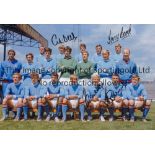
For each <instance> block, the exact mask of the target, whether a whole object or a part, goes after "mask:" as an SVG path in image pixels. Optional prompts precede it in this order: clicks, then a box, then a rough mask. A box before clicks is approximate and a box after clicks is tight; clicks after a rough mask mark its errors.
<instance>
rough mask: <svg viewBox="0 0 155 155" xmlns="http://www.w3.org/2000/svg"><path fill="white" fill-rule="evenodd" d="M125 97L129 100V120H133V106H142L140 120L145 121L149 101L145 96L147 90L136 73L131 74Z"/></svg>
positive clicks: (149, 104)
mask: <svg viewBox="0 0 155 155" xmlns="http://www.w3.org/2000/svg"><path fill="white" fill-rule="evenodd" d="M126 93H127V99H128V100H129V114H130V121H131V122H134V120H135V116H134V108H142V110H143V116H142V120H143V121H144V122H146V121H147V120H146V117H147V114H148V112H149V109H150V106H151V101H150V100H148V98H147V92H146V90H145V88H144V86H143V84H141V83H140V77H139V76H138V75H133V76H132V80H131V84H128V85H127V87H126Z"/></svg>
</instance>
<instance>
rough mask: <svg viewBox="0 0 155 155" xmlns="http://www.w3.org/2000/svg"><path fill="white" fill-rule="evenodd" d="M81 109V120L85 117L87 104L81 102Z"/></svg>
mask: <svg viewBox="0 0 155 155" xmlns="http://www.w3.org/2000/svg"><path fill="white" fill-rule="evenodd" d="M79 109H80V115H81V120H83V119H84V111H85V105H84V104H80V106H79Z"/></svg>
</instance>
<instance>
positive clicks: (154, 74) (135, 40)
mask: <svg viewBox="0 0 155 155" xmlns="http://www.w3.org/2000/svg"><path fill="white" fill-rule="evenodd" d="M32 26H33V28H35V29H36V30H37V31H39V33H41V34H42V35H43V36H44V37H45V38H46V39H47V40H48V43H49V47H50V48H52V50H53V53H54V54H56V53H58V49H57V48H58V46H53V45H52V43H51V37H52V35H53V34H56V35H57V37H59V38H62V35H63V34H64V35H65V36H67V35H69V34H71V33H72V32H73V33H74V34H75V35H76V36H77V37H78V39H77V40H76V41H70V42H67V43H66V44H65V45H69V46H71V47H72V48H73V53H72V54H73V55H74V56H77V55H78V53H79V47H78V46H79V44H80V43H81V42H82V43H85V44H86V45H87V50H88V52H89V53H90V55H92V54H93V53H95V45H96V44H101V45H102V46H103V47H104V48H105V49H109V50H110V52H111V55H112V54H113V53H114V45H115V44H111V45H109V44H107V41H108V35H109V32H110V30H111V32H112V35H116V34H118V33H120V31H121V28H122V26H123V28H124V30H127V29H128V27H129V24H128V25H123V24H122V25H118V24H117V25H115V24H112V25H105V24H97V25H96V24H85V25H84V24H78V25H77V24H76V25H75V24H74V25H72V24H69V25H68V24H62V25H60V24H59V25H57V24H55V25H53V24H52V25H50V24H47V25H44V24H42V25H40V24H38V25H32ZM118 42H119V43H121V45H122V46H123V48H125V47H128V48H130V49H131V58H132V59H133V60H134V61H135V62H136V63H137V65H138V66H140V67H141V68H142V67H145V68H146V67H147V66H150V68H151V70H150V71H151V72H150V74H148V73H147V74H141V77H142V78H143V79H144V80H153V79H155V60H154V59H155V56H154V50H155V25H142V24H141V25H131V35H130V36H129V37H127V38H125V39H120V40H119V41H118ZM9 48H13V49H15V50H16V51H17V58H18V59H20V60H21V61H24V59H25V54H26V53H27V52H33V53H34V54H38V49H37V48H28V47H19V46H15V45H14V46H12V45H9V46H8V47H7V49H9ZM0 55H1V56H0V60H1V61H2V57H3V56H2V55H3V47H2V46H1V45H0Z"/></svg>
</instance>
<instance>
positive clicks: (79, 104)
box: [62, 74, 85, 122]
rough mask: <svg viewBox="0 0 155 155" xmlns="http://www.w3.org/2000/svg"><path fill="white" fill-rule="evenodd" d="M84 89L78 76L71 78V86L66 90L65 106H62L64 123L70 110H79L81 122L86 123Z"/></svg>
mask: <svg viewBox="0 0 155 155" xmlns="http://www.w3.org/2000/svg"><path fill="white" fill-rule="evenodd" d="M83 92H84V89H83V87H82V86H81V85H79V84H78V78H77V76H76V75H74V74H73V75H71V76H70V85H69V86H66V88H64V96H65V98H64V99H63V104H62V114H63V119H62V121H63V122H64V121H66V119H67V118H66V112H67V110H68V108H70V109H75V110H76V109H79V111H80V120H81V121H82V122H85V120H84V112H85V100H84V98H83Z"/></svg>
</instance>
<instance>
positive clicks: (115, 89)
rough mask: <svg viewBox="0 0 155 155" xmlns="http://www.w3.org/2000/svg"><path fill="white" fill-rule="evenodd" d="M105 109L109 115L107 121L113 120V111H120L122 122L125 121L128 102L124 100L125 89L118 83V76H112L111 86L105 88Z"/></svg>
mask: <svg viewBox="0 0 155 155" xmlns="http://www.w3.org/2000/svg"><path fill="white" fill-rule="evenodd" d="M106 95H107V99H108V100H107V103H108V104H107V107H108V110H109V113H110V118H109V121H110V122H111V121H113V120H114V110H115V109H117V108H118V109H122V114H123V117H122V119H123V121H126V112H127V111H128V100H127V99H126V92H125V87H124V86H123V85H122V84H121V83H120V81H119V76H118V75H117V74H113V76H112V84H111V85H109V86H107V87H106Z"/></svg>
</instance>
